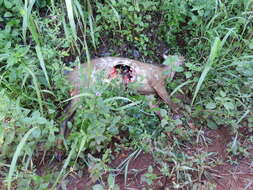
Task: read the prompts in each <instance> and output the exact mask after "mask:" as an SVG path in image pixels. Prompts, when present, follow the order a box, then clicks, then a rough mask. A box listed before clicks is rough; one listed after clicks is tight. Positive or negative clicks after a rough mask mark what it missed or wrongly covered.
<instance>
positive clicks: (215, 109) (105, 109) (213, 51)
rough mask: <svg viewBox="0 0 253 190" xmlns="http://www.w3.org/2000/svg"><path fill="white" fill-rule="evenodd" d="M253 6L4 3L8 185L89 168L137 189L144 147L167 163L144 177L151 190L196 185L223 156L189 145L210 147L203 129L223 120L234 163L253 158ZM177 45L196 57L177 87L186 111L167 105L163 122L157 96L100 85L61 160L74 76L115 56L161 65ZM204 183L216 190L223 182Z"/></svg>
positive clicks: (155, 1)
mask: <svg viewBox="0 0 253 190" xmlns="http://www.w3.org/2000/svg"><path fill="white" fill-rule="evenodd" d="M252 4H253V2H252V1H251V0H232V1H231V0H223V1H215V0H207V1H201V0H188V1H178V0H167V1H159V0H138V1H135V0H118V1H116V0H104V1H92V0H85V1H79V0H65V1H54V0H40V1H35V0H24V1H21V0H12V1H11V0H0V13H1V16H0V29H1V30H0V73H1V75H0V147H1V148H0V181H1V182H0V188H1V184H2V188H3V189H5V188H6V189H55V188H56V187H61V188H62V189H66V187H67V184H68V182H69V181H68V180H67V179H68V174H70V173H76V175H77V176H84V175H85V172H88V171H89V175H90V178H91V181H92V183H91V184H90V186H91V187H92V188H93V189H119V186H118V184H117V181H115V179H116V175H115V174H117V173H123V175H124V176H125V181H124V183H125V185H127V176H128V170H127V168H128V164H129V163H130V161H131V160H133V159H135V158H137V157H138V156H139V155H140V153H141V152H146V153H148V152H149V153H151V154H152V156H153V159H154V163H156V164H157V165H156V166H154V165H153V166H150V167H148V169H147V170H146V172H145V174H143V175H142V177H141V181H142V182H143V183H145V184H147V185H149V186H147V187H150V188H151V189H152V187H153V186H152V185H154V184H155V183H159V181H160V179H161V176H160V175H159V174H162V176H165V177H166V179H169V180H170V183H168V184H167V187H169V188H175V189H182V188H185V189H188V188H189V189H192V188H197V185H198V184H199V182H200V181H202V180H203V179H209V178H208V176H209V175H208V174H209V173H208V171H209V170H208V169H209V168H212V167H214V166H215V165H218V164H219V159H218V158H217V159H211V158H212V156H213V155H212V154H211V153H210V152H208V151H207V150H203V151H202V152H194V154H190V153H189V152H188V151H187V147H196V146H198V145H199V144H208V143H210V139H208V138H207V136H205V133H204V131H206V130H215V129H219V128H222V127H224V126H226V127H228V128H229V130H231V134H232V138H231V140H230V142H229V143H228V144H227V145H226V148H227V153H228V154H229V155H230V160H228V161H229V162H230V163H233V164H236V163H237V161H238V159H239V158H242V157H248V158H250V154H249V153H248V148H249V147H248V145H249V144H252V143H253V139H252V136H250V133H252V129H253V108H252V105H253V85H252V84H253V55H252V52H253V30H252V29H253V5H252ZM166 49H169V53H170V54H181V55H183V56H184V57H185V60H186V61H185V65H184V67H183V68H180V69H179V70H178V73H177V77H176V78H175V80H173V81H170V80H168V84H167V88H168V90H169V91H170V92H172V93H171V94H172V97H173V101H175V102H178V103H179V104H180V105H181V106H182V112H183V116H182V117H180V118H177V119H175V118H172V117H171V114H170V112H169V108H168V107H167V106H166V105H163V104H162V105H161V106H160V111H161V112H162V114H163V115H164V119H163V120H162V121H159V120H158V118H157V117H156V116H155V115H154V113H153V110H150V109H149V107H148V99H147V97H145V96H141V95H138V94H136V93H134V92H132V91H131V92H129V91H125V90H123V86H119V85H118V83H117V81H115V83H112V84H109V85H104V84H101V83H100V82H98V83H97V84H96V85H95V86H93V87H92V89H87V92H85V94H83V95H82V101H81V105H80V107H78V110H77V114H76V115H75V118H74V122H72V123H69V126H70V127H72V126H73V129H72V131H71V133H70V135H69V136H68V138H66V139H65V140H64V151H65V156H64V157H63V160H62V161H57V160H56V157H55V150H56V149H58V148H59V147H57V145H56V143H55V142H56V140H57V138H59V137H58V135H57V134H58V132H59V125H60V123H61V121H62V116H63V114H62V113H63V110H64V106H66V104H67V101H68V98H69V89H70V85H69V84H68V82H67V81H66V80H65V79H64V71H65V70H69V69H70V68H71V67H73V66H78V65H79V64H80V63H85V62H87V60H90V59H91V58H93V57H95V56H107V55H111V56H122V57H128V58H134V59H137V60H140V61H144V62H149V63H162V54H163V52H165V50H166ZM173 90H174V91H173ZM175 94H183V95H184V96H187V97H189V99H190V100H191V102H183V101H182V100H181V99H178V98H176V96H175ZM126 151H127V152H129V151H130V152H131V154H129V155H128V157H127V158H126V159H125V161H124V162H122V164H121V165H120V166H119V167H118V168H113V167H112V166H111V165H110V163H111V162H112V161H113V160H115V158H116V159H117V156H116V155H118V154H121V153H122V152H126ZM251 159H252V158H251ZM52 165H53V166H54V167H53V168H52ZM84 168H86V170H85V172H84V173H83V172H81V171H84ZM155 168H156V169H155ZM156 170H159V171H158V172H157V171H156ZM158 173H159V174H158ZM205 183H206V182H205ZM205 185H206V187H208V188H209V189H215V183H213V182H208V183H207V184H205Z"/></svg>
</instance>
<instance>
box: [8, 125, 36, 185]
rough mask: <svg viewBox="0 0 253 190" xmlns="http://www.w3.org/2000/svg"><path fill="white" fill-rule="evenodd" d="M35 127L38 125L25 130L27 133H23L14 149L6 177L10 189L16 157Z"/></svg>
mask: <svg viewBox="0 0 253 190" xmlns="http://www.w3.org/2000/svg"><path fill="white" fill-rule="evenodd" d="M37 128H38V127H33V128H31V129H30V130H29V131H27V133H26V134H25V135H24V137H23V138H22V139H21V141H20V143H19V144H18V146H17V149H16V151H15V153H14V155H13V158H12V161H11V166H10V170H9V173H8V177H7V187H8V190H10V189H11V180H12V176H13V174H14V171H15V167H16V163H17V160H18V157H19V155H20V152H21V150H22V148H23V147H24V145H25V142H26V140H27V138H28V137H29V135H30V134H31V133H32V132H33V131H34V130H35V129H37Z"/></svg>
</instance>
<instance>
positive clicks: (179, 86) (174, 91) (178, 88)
mask: <svg viewBox="0 0 253 190" xmlns="http://www.w3.org/2000/svg"><path fill="white" fill-rule="evenodd" d="M192 82H193V80H187V81H185V82H183V83H182V84H180V85H178V86H177V87H176V88H175V89H174V90H173V91H172V92H171V93H170V96H173V95H174V94H175V93H176V92H177V91H179V90H180V89H181V88H182V87H184V86H185V85H187V84H190V83H192Z"/></svg>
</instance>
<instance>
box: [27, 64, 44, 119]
mask: <svg viewBox="0 0 253 190" xmlns="http://www.w3.org/2000/svg"><path fill="white" fill-rule="evenodd" d="M26 70H27V71H28V72H29V73H30V74H31V76H32V79H33V84H34V87H35V90H36V94H37V98H38V102H39V106H40V113H41V114H42V115H43V106H42V98H41V94H40V88H39V84H38V81H37V78H36V76H35V74H34V73H33V72H32V71H31V70H30V69H29V68H27V67H26Z"/></svg>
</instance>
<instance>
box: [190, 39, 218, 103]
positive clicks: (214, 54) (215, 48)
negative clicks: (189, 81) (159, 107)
mask: <svg viewBox="0 0 253 190" xmlns="http://www.w3.org/2000/svg"><path fill="white" fill-rule="evenodd" d="M220 44H221V41H220V39H219V38H218V37H216V38H215V40H214V43H213V45H212V48H211V53H210V56H209V59H208V62H207V64H206V65H205V67H204V70H203V71H202V73H201V76H200V78H199V81H198V83H197V86H196V89H195V91H194V95H193V99H192V103H191V105H193V103H194V100H195V99H196V97H197V95H198V93H199V90H200V87H201V85H202V84H203V82H204V81H205V79H206V76H207V74H208V72H209V70H210V69H211V68H212V65H213V63H214V60H215V58H216V57H217V55H218V51H219V50H220V48H221V46H220Z"/></svg>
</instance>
